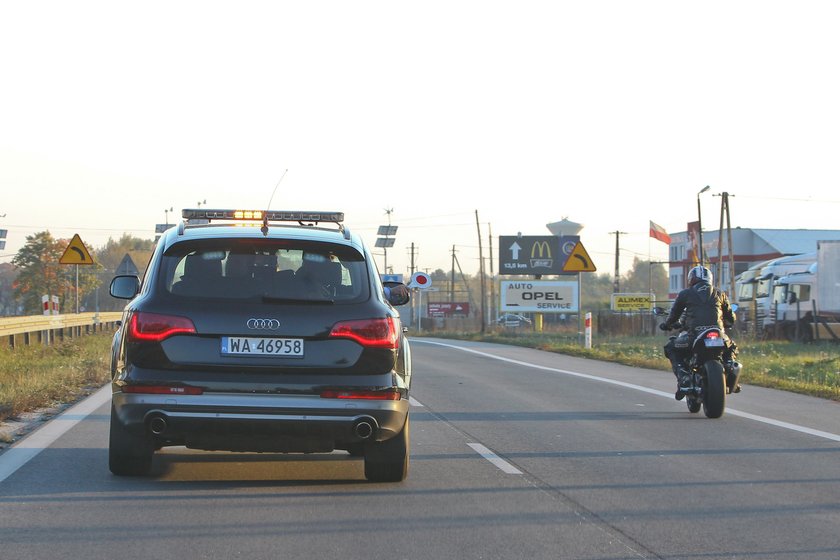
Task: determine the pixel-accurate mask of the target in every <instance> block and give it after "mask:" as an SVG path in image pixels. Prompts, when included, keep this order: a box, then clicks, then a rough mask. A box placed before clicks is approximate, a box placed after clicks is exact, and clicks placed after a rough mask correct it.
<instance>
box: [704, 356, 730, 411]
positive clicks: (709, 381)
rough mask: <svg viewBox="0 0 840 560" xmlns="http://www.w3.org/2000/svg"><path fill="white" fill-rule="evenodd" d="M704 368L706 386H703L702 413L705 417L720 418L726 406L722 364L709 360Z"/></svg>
mask: <svg viewBox="0 0 840 560" xmlns="http://www.w3.org/2000/svg"><path fill="white" fill-rule="evenodd" d="M703 367H704V368H705V369H706V386H705V387H704V388H703V413H704V414H705V415H706V418H720V417H721V416H723V411H724V409H725V408H726V379H725V375H726V374H725V373H724V371H723V364H722V363H720V362H718V361H717V360H709V361H708V362H706V363H705V364H703Z"/></svg>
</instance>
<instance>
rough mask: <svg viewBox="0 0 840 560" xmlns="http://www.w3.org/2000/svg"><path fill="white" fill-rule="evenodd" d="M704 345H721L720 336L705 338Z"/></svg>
mask: <svg viewBox="0 0 840 560" xmlns="http://www.w3.org/2000/svg"><path fill="white" fill-rule="evenodd" d="M706 346H723V339H722V338H707V339H706Z"/></svg>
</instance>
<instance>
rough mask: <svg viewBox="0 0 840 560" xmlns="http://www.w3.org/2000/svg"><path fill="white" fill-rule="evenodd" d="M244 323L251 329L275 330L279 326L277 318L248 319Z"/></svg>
mask: <svg viewBox="0 0 840 560" xmlns="http://www.w3.org/2000/svg"><path fill="white" fill-rule="evenodd" d="M245 325H246V326H247V327H248V328H249V329H252V330H258V331H276V330H277V329H279V328H280V321H278V320H277V319H248V322H247V323H245Z"/></svg>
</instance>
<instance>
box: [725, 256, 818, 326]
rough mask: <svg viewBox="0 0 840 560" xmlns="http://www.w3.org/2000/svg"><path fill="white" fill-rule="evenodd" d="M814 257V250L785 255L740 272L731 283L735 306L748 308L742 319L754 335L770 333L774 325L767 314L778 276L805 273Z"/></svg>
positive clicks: (770, 306) (769, 311) (814, 260)
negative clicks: (736, 303)
mask: <svg viewBox="0 0 840 560" xmlns="http://www.w3.org/2000/svg"><path fill="white" fill-rule="evenodd" d="M816 260H817V253H816V252H811V253H802V254H800V255H788V256H785V257H778V258H775V259H771V260H769V261H765V262H763V263H760V264H756V265H753V266H752V267H750V268H749V269H747V270H746V271H744V272H742V273H741V274H740V275H739V276H738V278H737V280H736V283H735V291H736V293H737V298H738V300H737V301H738V305H739V306H740V307H741V308H742V309H744V310H749V312H748V313H747V314H746V315H747V316H746V319H747V321H749V323H750V327H751V330H753V332H754V333H755V334H758V335H762V334H763V335H768V334H772V332H770V331H769V330H770V329H772V328H773V326H774V320H773V319H772V318H771V317H770V313H771V308H772V297H773V288H774V286H775V285H776V282H777V281H778V279H779V278H781V277H782V276H786V275H788V274H793V273H796V272H805V271H807V270H808V268H809V267H810V266H811V265H812V264H814V263H815V262H816Z"/></svg>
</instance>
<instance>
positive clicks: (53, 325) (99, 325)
mask: <svg viewBox="0 0 840 560" xmlns="http://www.w3.org/2000/svg"><path fill="white" fill-rule="evenodd" d="M121 318H122V312H121V311H108V312H104V313H78V314H68V315H34V316H33V315H29V316H21V317H0V337H8V340H9V345H10V346H12V347H14V346H16V345H17V344H18V336H21V337H22V338H23V344H25V345H29V344H31V343H32V340H33V338H35V339H37V341H38V342H39V343H42V344H50V343H51V342H52V341H54V340H55V339H56V338H59V339H63V338H64V336H65V334H68V335H69V336H71V337H72V336H81V334H82V330H83V329H84V331H85V333H90V332H91V331H93V332H96V331H97V330H103V329H104V328H106V327H107V328H111V327H113V326H114V325H115V324H116V322H117V321H119V320H120V319H121ZM33 335H35V336H33Z"/></svg>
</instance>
